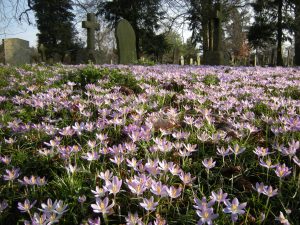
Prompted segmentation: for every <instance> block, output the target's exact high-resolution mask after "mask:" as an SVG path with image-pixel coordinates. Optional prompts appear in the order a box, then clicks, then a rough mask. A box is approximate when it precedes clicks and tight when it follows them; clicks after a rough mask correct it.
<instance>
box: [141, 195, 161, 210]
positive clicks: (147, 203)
mask: <svg viewBox="0 0 300 225" xmlns="http://www.w3.org/2000/svg"><path fill="white" fill-rule="evenodd" d="M140 205H141V206H142V207H143V208H144V209H146V210H147V211H154V210H155V209H156V206H158V202H154V197H153V196H151V197H150V199H147V198H143V202H142V203H140Z"/></svg>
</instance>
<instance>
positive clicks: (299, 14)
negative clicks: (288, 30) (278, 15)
mask: <svg viewBox="0 0 300 225" xmlns="http://www.w3.org/2000/svg"><path fill="white" fill-rule="evenodd" d="M295 6H296V10H295V60H294V64H295V66H300V0H296V1H295Z"/></svg>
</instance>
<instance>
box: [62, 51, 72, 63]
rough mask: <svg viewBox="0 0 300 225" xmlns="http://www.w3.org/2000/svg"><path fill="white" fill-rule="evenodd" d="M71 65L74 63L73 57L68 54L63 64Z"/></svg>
mask: <svg viewBox="0 0 300 225" xmlns="http://www.w3.org/2000/svg"><path fill="white" fill-rule="evenodd" d="M71 63H72V59H71V56H70V55H69V54H68V53H66V54H65V55H64V58H63V64H67V65H69V64H71Z"/></svg>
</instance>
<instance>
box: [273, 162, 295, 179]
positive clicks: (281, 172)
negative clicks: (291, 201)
mask: <svg viewBox="0 0 300 225" xmlns="http://www.w3.org/2000/svg"><path fill="white" fill-rule="evenodd" d="M275 173H276V175H277V176H278V177H279V178H280V179H281V178H283V177H286V176H288V175H290V173H291V169H290V168H288V167H287V166H286V165H285V163H284V164H282V165H280V164H278V165H277V166H276V169H275Z"/></svg>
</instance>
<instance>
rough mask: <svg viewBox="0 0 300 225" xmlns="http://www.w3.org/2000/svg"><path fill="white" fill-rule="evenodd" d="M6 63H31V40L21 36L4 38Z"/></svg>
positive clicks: (15, 64)
mask: <svg viewBox="0 0 300 225" xmlns="http://www.w3.org/2000/svg"><path fill="white" fill-rule="evenodd" d="M2 42H3V51H4V63H5V64H10V65H13V66H18V65H22V64H27V63H30V57H31V56H30V54H31V50H30V48H29V41H26V40H23V39H20V38H8V39H3V40H2Z"/></svg>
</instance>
